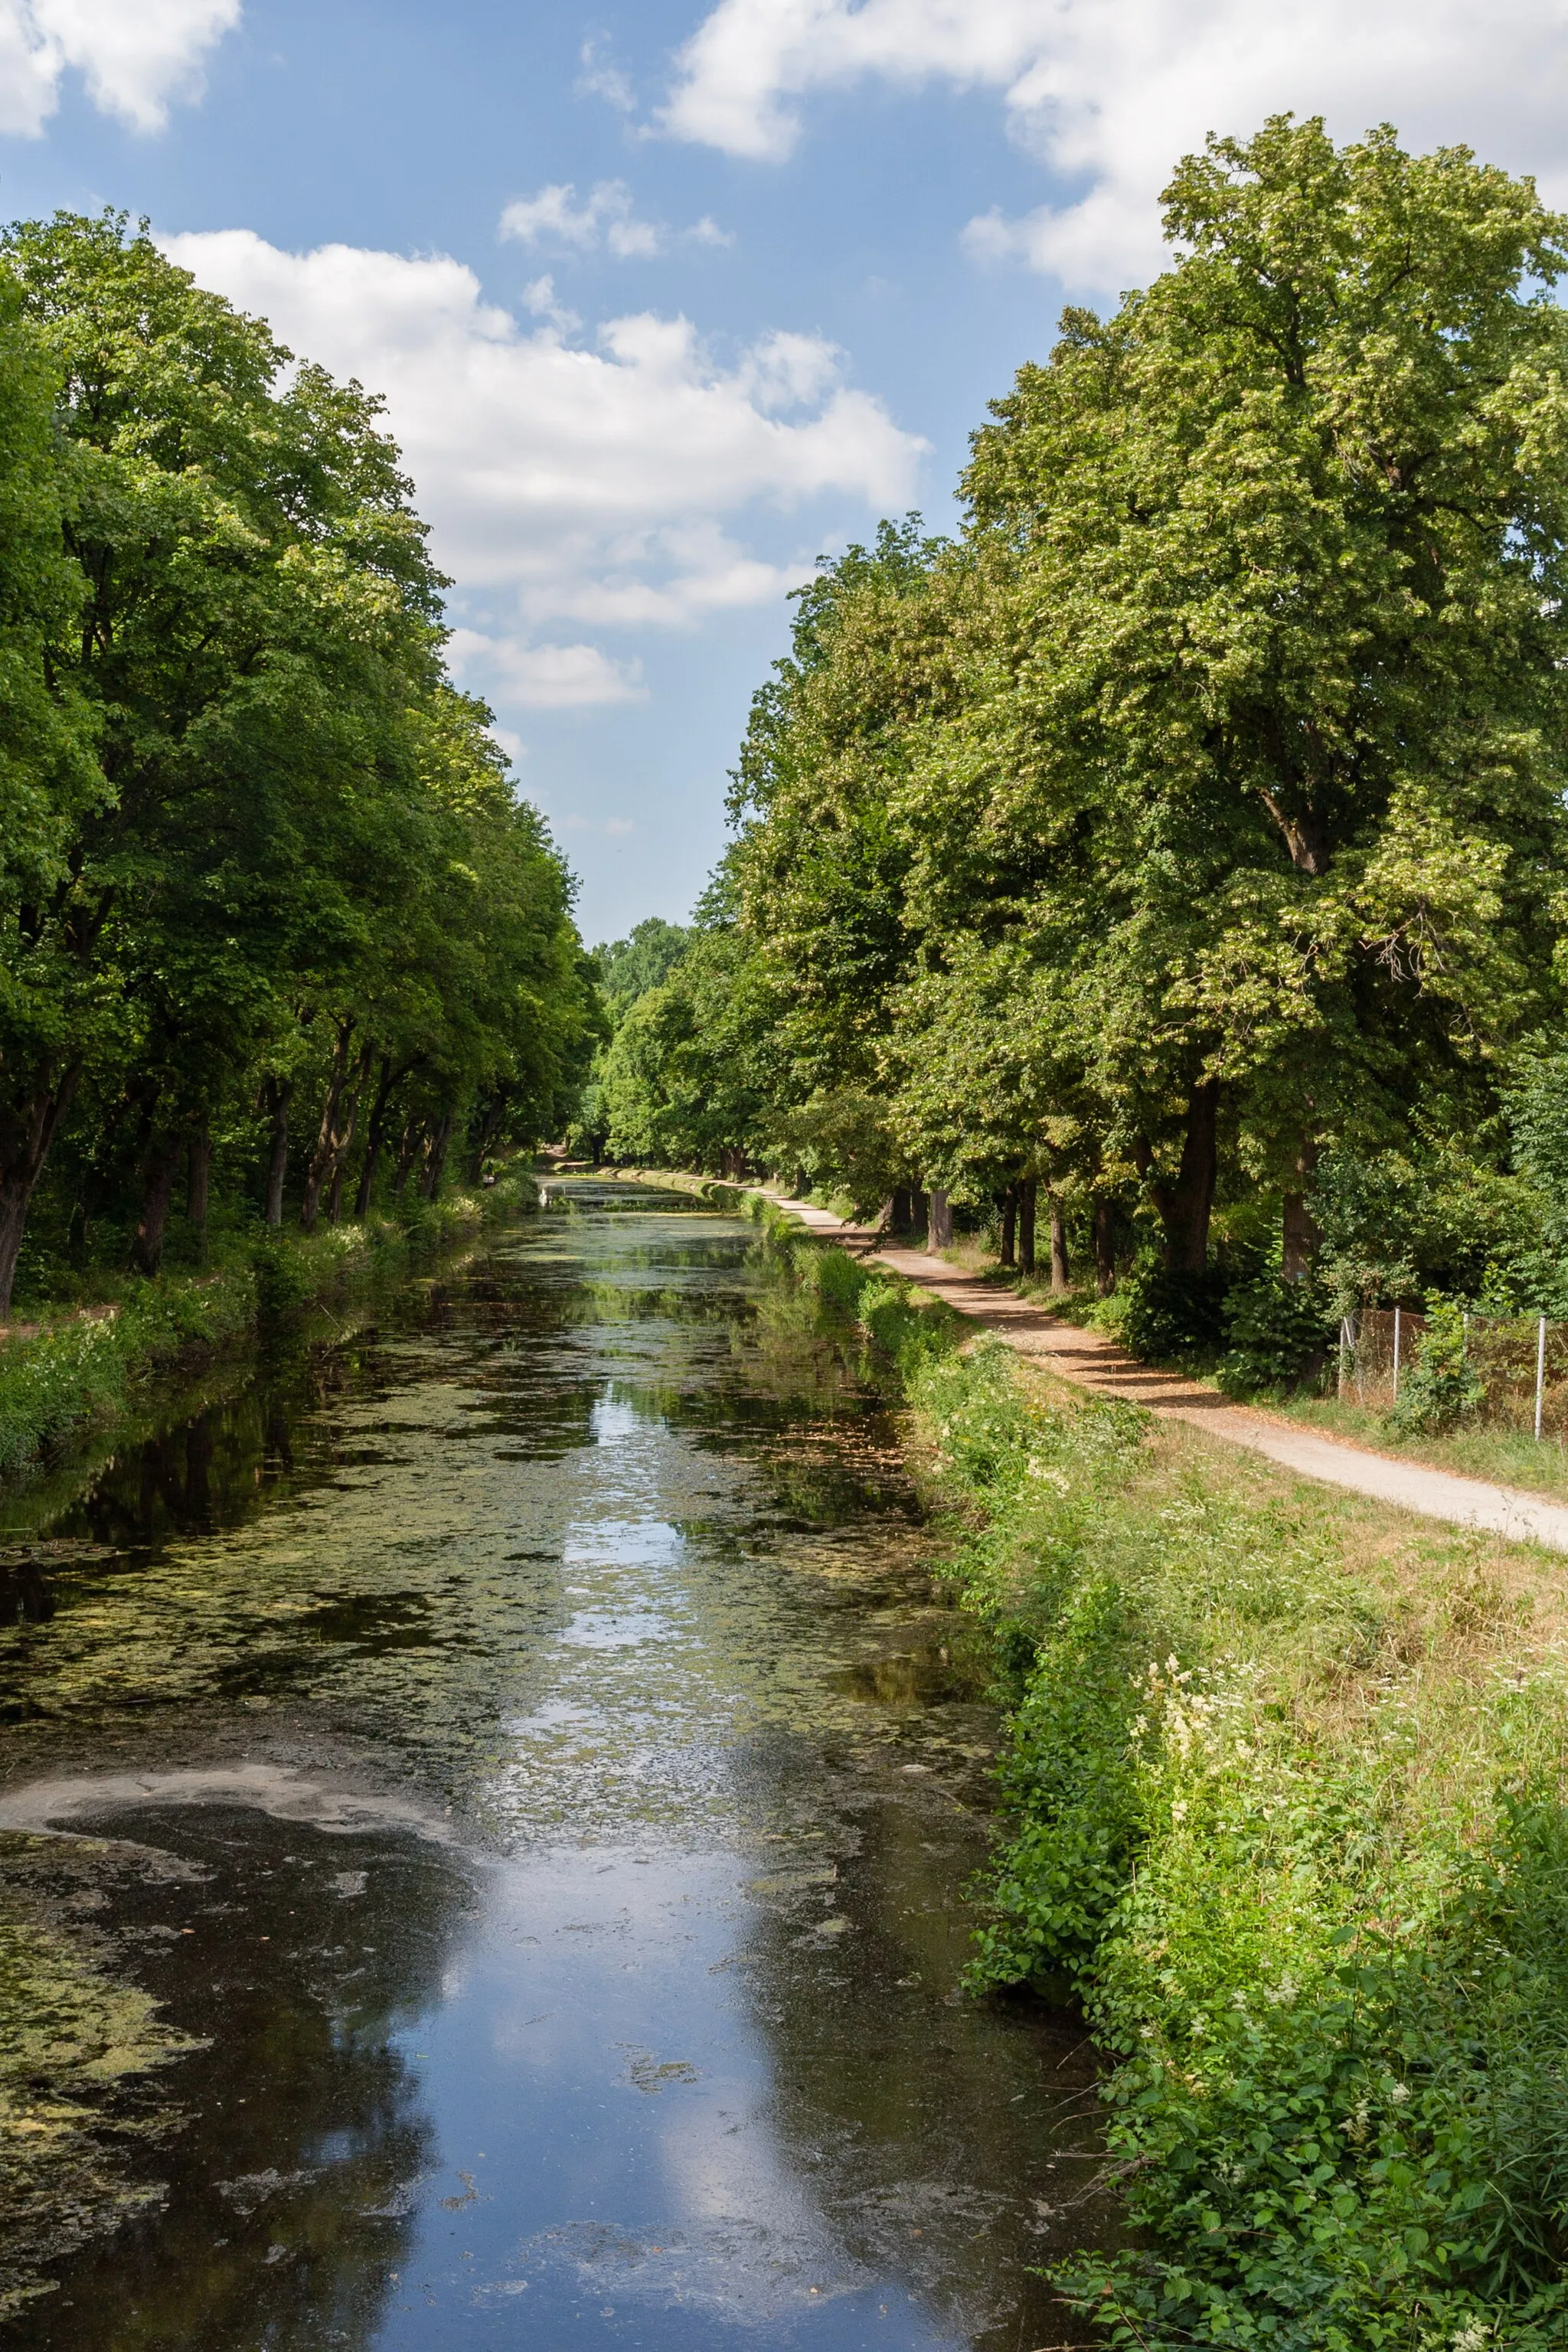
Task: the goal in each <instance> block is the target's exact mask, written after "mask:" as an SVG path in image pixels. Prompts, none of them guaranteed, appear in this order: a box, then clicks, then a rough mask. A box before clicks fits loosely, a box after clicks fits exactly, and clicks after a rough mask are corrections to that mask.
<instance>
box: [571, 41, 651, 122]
mask: <svg viewBox="0 0 1568 2352" xmlns="http://www.w3.org/2000/svg"><path fill="white" fill-rule="evenodd" d="M608 47H609V44H608V43H607V42H606V41H605V38H604V37H603V35H601V34H598V33H595V35H594V36H593V37H592V38H591V39H589V40H586V41H584V44H583V47H582V52H581V58H582V66H583V71H582V74H581V75H580V77H579V79H578V82H577V88H578V89H579V90H580V91H581V92H582V94H583V96H584V98H602V99H603V100H604V101H605V105H606V106H613V107H614V108H615V110H616V113H617V114H630V113H631V112H632V111H633V110H634V109H635V107H636V105H637V92H636V91H635V90H634V89H633V88H632V86H631V82H630V80H629V79H628V78H627V77H626V75H625V74H624V73H623V72H622V71H621V69H620V68H619V66H617V65H616V64H615V63H614V62H613V60H612V59H611V58H610V57H609V55H608V54H607V52H608Z"/></svg>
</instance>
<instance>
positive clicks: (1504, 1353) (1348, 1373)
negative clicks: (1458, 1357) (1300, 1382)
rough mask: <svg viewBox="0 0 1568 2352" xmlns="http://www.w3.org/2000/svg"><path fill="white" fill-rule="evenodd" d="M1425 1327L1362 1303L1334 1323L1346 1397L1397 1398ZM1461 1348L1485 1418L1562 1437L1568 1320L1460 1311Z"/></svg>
mask: <svg viewBox="0 0 1568 2352" xmlns="http://www.w3.org/2000/svg"><path fill="white" fill-rule="evenodd" d="M1425 1330H1426V1317H1425V1316H1424V1315H1413V1314H1412V1313H1411V1312H1410V1310H1409V1309H1408V1308H1407V1307H1364V1308H1363V1310H1362V1311H1361V1313H1360V1314H1357V1315H1347V1316H1346V1317H1345V1318H1344V1320H1343V1322H1342V1324H1341V1325H1340V1348H1339V1368H1338V1387H1339V1393H1340V1395H1341V1396H1342V1398H1343V1399H1344V1400H1345V1402H1347V1403H1355V1404H1360V1405H1367V1406H1370V1407H1371V1409H1372V1410H1373V1412H1389V1411H1390V1410H1391V1409H1392V1407H1393V1406H1394V1404H1395V1403H1397V1402H1398V1399H1399V1386H1400V1381H1402V1380H1403V1379H1404V1378H1405V1376H1406V1375H1407V1374H1408V1373H1409V1371H1410V1370H1411V1368H1412V1366H1413V1365H1414V1363H1415V1359H1416V1356H1417V1354H1418V1352H1419V1349H1420V1345H1421V1336H1422V1334H1423V1332H1424V1331H1425ZM1465 1354H1466V1357H1467V1359H1468V1362H1469V1364H1470V1366H1471V1368H1472V1370H1474V1371H1475V1373H1476V1375H1477V1377H1478V1379H1479V1381H1480V1383H1481V1386H1482V1389H1483V1390H1484V1391H1485V1400H1484V1402H1483V1403H1482V1404H1481V1406H1480V1408H1479V1411H1480V1412H1481V1414H1482V1415H1483V1416H1484V1418H1485V1419H1486V1420H1488V1421H1495V1422H1498V1423H1502V1424H1503V1425H1505V1426H1506V1427H1508V1428H1510V1429H1518V1430H1531V1431H1533V1433H1534V1434H1535V1435H1536V1436H1537V1437H1538V1438H1552V1439H1555V1441H1556V1442H1557V1443H1558V1444H1565V1443H1568V1323H1552V1322H1549V1321H1548V1320H1547V1318H1546V1317H1545V1316H1544V1315H1474V1314H1472V1315H1467V1316H1466V1318H1465Z"/></svg>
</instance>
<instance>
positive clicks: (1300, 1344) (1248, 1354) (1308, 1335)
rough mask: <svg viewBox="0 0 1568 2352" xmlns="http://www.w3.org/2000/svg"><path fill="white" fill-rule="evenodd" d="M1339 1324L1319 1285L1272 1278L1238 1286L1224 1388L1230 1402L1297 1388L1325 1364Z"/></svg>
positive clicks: (1228, 1319)
mask: <svg viewBox="0 0 1568 2352" xmlns="http://www.w3.org/2000/svg"><path fill="white" fill-rule="evenodd" d="M1334 1320H1335V1318H1334V1316H1333V1312H1332V1308H1331V1304H1330V1302H1329V1300H1328V1299H1327V1298H1326V1297H1324V1294H1323V1291H1322V1288H1321V1285H1320V1284H1318V1283H1316V1282H1313V1281H1307V1282H1286V1281H1285V1280H1284V1279H1283V1278H1282V1277H1281V1276H1279V1275H1273V1274H1270V1275H1260V1276H1258V1277H1257V1278H1256V1279H1255V1280H1253V1281H1251V1282H1244V1283H1237V1285H1236V1286H1235V1287H1234V1288H1233V1289H1232V1291H1231V1292H1230V1294H1229V1296H1228V1297H1227V1298H1226V1304H1225V1327H1226V1351H1225V1354H1224V1355H1223V1356H1222V1357H1221V1359H1220V1365H1219V1384H1220V1386H1221V1388H1222V1389H1224V1391H1225V1392H1226V1395H1227V1396H1255V1395H1257V1394H1258V1393H1259V1392H1260V1391H1272V1390H1278V1389H1290V1388H1294V1387H1296V1386H1297V1385H1298V1383H1299V1382H1300V1381H1302V1380H1304V1379H1305V1378H1306V1376H1307V1375H1308V1373H1309V1372H1310V1371H1312V1370H1314V1369H1315V1368H1316V1366H1317V1365H1318V1364H1319V1363H1321V1360H1322V1358H1323V1353H1324V1350H1325V1349H1326V1347H1327V1346H1328V1344H1329V1342H1330V1340H1331V1338H1332V1335H1333V1330H1334Z"/></svg>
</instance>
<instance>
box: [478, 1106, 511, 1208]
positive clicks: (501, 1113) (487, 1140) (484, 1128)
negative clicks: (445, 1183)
mask: <svg viewBox="0 0 1568 2352" xmlns="http://www.w3.org/2000/svg"><path fill="white" fill-rule="evenodd" d="M510 1102H511V1089H510V1087H497V1088H496V1091H495V1093H494V1095H493V1096H492V1097H491V1099H490V1103H489V1108H488V1109H487V1110H486V1112H485V1115H484V1118H482V1119H481V1121H480V1122H479V1141H478V1142H477V1143H476V1144H475V1146H474V1156H473V1158H472V1160H470V1161H469V1163H468V1181H469V1183H470V1184H477V1183H478V1182H479V1179H480V1177H481V1176H482V1175H483V1174H484V1172H485V1154H486V1153H487V1152H488V1151H489V1149H490V1146H491V1145H492V1144H493V1143H494V1141H495V1139H496V1138H497V1136H498V1135H499V1134H500V1131H501V1127H502V1124H503V1122H504V1121H505V1118H506V1115H507V1110H508V1108H509V1107H510Z"/></svg>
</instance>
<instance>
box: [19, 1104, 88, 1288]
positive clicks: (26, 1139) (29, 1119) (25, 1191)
mask: <svg viewBox="0 0 1568 2352" xmlns="http://www.w3.org/2000/svg"><path fill="white" fill-rule="evenodd" d="M79 1076H81V1070H80V1066H79V1065H76V1066H72V1067H71V1068H69V1069H68V1070H66V1071H65V1072H64V1073H63V1074H62V1075H61V1077H60V1079H59V1083H58V1085H57V1086H55V1087H49V1086H48V1085H47V1083H45V1082H44V1080H43V1073H42V1072H40V1073H39V1074H38V1078H37V1081H36V1086H35V1092H34V1094H33V1096H32V1097H31V1099H30V1100H29V1101H28V1102H27V1103H26V1104H25V1105H24V1107H23V1108H22V1109H21V1110H20V1111H0V1318H3V1317H5V1316H7V1315H9V1314H10V1312H11V1293H12V1291H13V1289H14V1288H15V1286H16V1260H17V1257H18V1255H20V1253H21V1248H22V1235H23V1234H24V1233H25V1231H26V1224H27V1211H28V1209H29V1208H30V1206H31V1205H32V1199H33V1188H34V1186H35V1185H36V1184H37V1181H38V1179H39V1177H40V1176H41V1175H42V1174H43V1171H44V1162H45V1160H47V1158H48V1156H49V1146H50V1145H51V1144H52V1143H53V1141H54V1139H55V1136H56V1134H57V1133H58V1129H59V1124H60V1121H61V1119H62V1118H64V1117H65V1115H66V1112H67V1111H68V1109H69V1108H70V1101H71V1097H72V1096H73V1095H74V1094H75V1092H76V1087H77V1080H78V1078H79Z"/></svg>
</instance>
